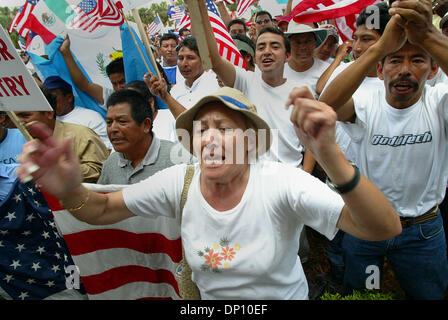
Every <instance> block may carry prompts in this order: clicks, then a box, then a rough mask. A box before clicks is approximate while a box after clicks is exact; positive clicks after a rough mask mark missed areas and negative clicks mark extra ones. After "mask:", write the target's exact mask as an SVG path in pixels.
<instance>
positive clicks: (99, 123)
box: [43, 76, 112, 150]
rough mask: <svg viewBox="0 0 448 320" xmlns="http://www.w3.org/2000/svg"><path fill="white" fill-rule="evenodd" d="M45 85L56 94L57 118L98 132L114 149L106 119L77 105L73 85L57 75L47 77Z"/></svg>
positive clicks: (104, 141) (105, 142)
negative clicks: (108, 133) (108, 135)
mask: <svg viewBox="0 0 448 320" xmlns="http://www.w3.org/2000/svg"><path fill="white" fill-rule="evenodd" d="M43 85H44V86H45V87H47V88H48V89H50V91H51V92H53V93H54V94H55V95H56V109H55V113H56V119H57V120H59V121H61V122H68V123H74V124H78V125H80V126H85V127H87V128H90V129H92V130H93V131H95V132H96V134H98V135H99V136H100V138H101V140H102V141H103V143H104V145H105V146H106V147H107V149H109V150H112V145H111V143H110V141H109V138H108V137H107V130H106V121H104V119H103V117H101V115H100V114H99V113H98V112H96V111H94V110H90V109H87V108H83V107H79V106H75V97H74V96H73V91H72V86H71V85H70V84H68V83H67V82H66V81H64V80H63V79H61V78H60V77H57V76H51V77H48V78H47V79H45V81H44V83H43Z"/></svg>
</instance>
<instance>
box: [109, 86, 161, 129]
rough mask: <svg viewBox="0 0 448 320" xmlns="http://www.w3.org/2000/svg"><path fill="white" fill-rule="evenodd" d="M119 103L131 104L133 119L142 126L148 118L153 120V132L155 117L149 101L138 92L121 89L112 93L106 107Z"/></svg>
mask: <svg viewBox="0 0 448 320" xmlns="http://www.w3.org/2000/svg"><path fill="white" fill-rule="evenodd" d="M118 103H129V105H130V106H131V117H132V119H134V121H135V122H136V123H137V124H138V125H141V124H142V123H143V121H144V120H145V119H146V118H149V119H151V131H152V122H153V119H154V115H153V113H152V110H151V107H150V105H149V102H148V100H147V99H145V98H144V97H143V95H142V94H140V93H139V92H138V91H136V90H132V89H121V90H117V91H115V92H114V93H112V94H111V95H110V96H109V98H108V99H107V102H106V106H107V108H109V107H110V106H113V105H116V104H118Z"/></svg>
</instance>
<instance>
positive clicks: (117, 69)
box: [106, 58, 124, 77]
mask: <svg viewBox="0 0 448 320" xmlns="http://www.w3.org/2000/svg"><path fill="white" fill-rule="evenodd" d="M113 73H124V62H123V58H117V59H115V60H112V62H111V63H109V64H108V65H107V66H106V74H107V76H108V77H110V75H111V74H113Z"/></svg>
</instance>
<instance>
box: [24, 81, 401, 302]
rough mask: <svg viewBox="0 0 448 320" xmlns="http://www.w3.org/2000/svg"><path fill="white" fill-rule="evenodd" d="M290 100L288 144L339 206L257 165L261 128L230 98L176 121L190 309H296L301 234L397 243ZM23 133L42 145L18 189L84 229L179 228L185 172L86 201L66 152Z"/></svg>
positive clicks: (325, 132)
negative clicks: (190, 158)
mask: <svg viewBox="0 0 448 320" xmlns="http://www.w3.org/2000/svg"><path fill="white" fill-rule="evenodd" d="M291 97H292V99H293V100H290V101H289V103H291V104H294V106H295V107H294V109H293V112H292V115H291V119H292V121H293V123H294V124H295V125H296V128H297V133H298V135H299V136H300V140H301V141H303V142H304V143H305V144H306V146H307V148H309V149H310V150H312V151H313V153H314V155H315V157H316V159H317V160H318V161H319V163H320V164H321V166H322V167H323V168H324V169H325V170H326V173H327V175H328V176H329V177H330V179H332V181H333V184H332V186H333V188H336V189H335V190H339V192H340V193H341V194H342V197H341V196H339V195H338V194H337V193H335V192H333V191H332V190H330V188H329V187H328V186H327V185H325V184H323V183H322V182H320V181H319V180H317V179H315V178H313V177H312V176H310V175H309V174H307V173H305V172H304V171H302V170H301V169H298V168H295V167H292V166H288V165H285V164H281V163H274V162H267V161H266V162H264V161H257V157H258V156H259V155H261V154H262V153H263V152H265V151H266V150H267V149H269V146H270V141H271V134H270V129H269V126H268V125H267V124H266V122H265V121H264V120H262V119H261V118H260V117H258V115H257V114H256V108H255V106H254V105H253V104H251V103H250V102H249V101H248V100H247V98H246V97H245V96H244V95H243V94H242V93H241V92H240V91H238V90H236V89H232V88H228V87H225V88H222V89H220V90H219V91H218V92H216V93H215V94H212V95H209V96H206V97H204V98H203V99H201V100H200V101H199V102H198V103H197V104H196V105H195V106H193V107H192V108H190V109H189V110H187V111H185V112H184V113H182V114H181V115H180V116H179V117H178V118H177V120H176V127H177V129H181V130H183V133H184V134H186V133H188V134H189V137H191V139H190V138H189V137H187V136H186V135H183V136H184V137H185V138H187V139H185V138H184V139H182V141H181V143H182V145H183V146H184V147H185V149H186V150H188V151H189V152H191V153H194V154H195V155H196V156H197V158H198V159H199V163H198V164H196V165H195V173H194V176H193V179H192V183H191V186H190V189H189V192H188V198H187V201H186V203H185V207H184V210H183V213H182V244H183V247H184V248H185V254H186V258H187V260H188V262H189V264H190V266H191V267H192V270H193V274H192V279H193V280H194V281H195V282H196V284H197V285H198V287H199V289H200V293H201V297H202V299H307V298H308V287H307V281H306V278H305V275H304V273H303V269H302V267H301V264H300V259H299V257H298V256H297V251H298V246H299V244H298V243H297V238H298V235H299V233H300V231H301V230H302V228H303V226H304V225H305V224H306V225H309V226H311V227H312V228H315V229H316V230H318V231H319V232H321V233H322V234H324V235H326V236H327V237H328V238H332V237H333V236H334V235H335V234H336V232H337V230H338V228H341V229H342V230H344V231H345V232H347V233H350V234H353V235H355V236H357V237H360V238H364V239H368V240H381V239H387V238H391V237H393V236H395V235H396V234H398V233H400V232H401V224H400V222H399V220H398V215H397V214H396V212H395V211H394V210H393V208H392V207H391V205H390V204H389V202H388V201H387V200H386V198H385V197H384V195H383V194H382V193H381V192H380V191H379V190H378V189H377V188H376V187H375V186H374V185H373V184H372V183H371V182H370V181H369V180H367V179H366V178H365V177H363V176H360V175H359V171H358V170H357V169H356V168H355V167H353V166H352V165H351V164H350V163H349V162H348V161H347V160H346V159H345V157H344V156H343V153H342V152H341V150H340V149H339V147H338V146H337V144H336V143H335V141H334V126H335V121H336V114H335V113H334V112H333V110H332V109H331V108H330V107H329V106H327V105H325V104H323V103H320V102H318V101H316V100H314V99H313V96H312V94H311V92H310V91H309V89H307V88H305V87H303V88H300V89H295V91H294V92H293V94H292V95H291ZM29 129H30V131H31V133H32V134H33V135H35V136H36V137H37V138H39V139H40V140H41V141H42V142H40V143H38V142H37V141H36V140H35V141H32V142H29V143H27V144H26V145H25V147H24V152H23V153H22V164H21V166H20V167H19V169H18V173H19V178H20V179H21V180H24V181H27V180H30V179H34V180H35V182H36V183H38V184H40V185H41V186H42V187H43V188H44V189H45V190H46V191H47V192H49V193H51V194H54V195H55V196H56V197H58V198H59V199H60V200H61V202H62V203H63V204H64V206H65V207H66V208H68V210H69V211H70V212H72V213H73V215H74V216H75V217H76V218H78V219H80V220H82V221H86V222H88V223H90V224H110V223H115V222H117V221H120V220H123V219H126V218H129V217H132V216H134V215H141V216H145V217H154V216H157V215H160V214H163V215H166V216H169V217H172V218H175V219H179V217H180V213H181V212H180V199H181V193H182V189H183V185H184V177H185V172H186V165H185V164H180V165H177V166H173V167H171V168H168V169H165V170H164V171H161V172H158V173H157V174H155V175H153V176H151V177H150V178H148V179H147V180H144V181H142V182H140V183H138V184H135V185H131V186H129V187H128V188H127V189H124V190H123V191H119V192H116V193H109V194H97V193H94V192H91V191H88V190H87V189H86V188H84V187H83V186H82V184H81V182H80V181H81V179H80V177H79V176H80V174H79V164H78V162H77V160H76V157H75V156H74V155H73V154H72V153H71V149H70V144H69V142H66V143H64V144H62V145H58V144H57V143H56V142H55V141H54V140H53V138H52V137H51V134H49V133H48V132H46V131H45V130H44V128H43V127H41V126H39V125H31V126H30V127H29ZM148 223H151V219H148Z"/></svg>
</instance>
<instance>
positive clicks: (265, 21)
mask: <svg viewBox="0 0 448 320" xmlns="http://www.w3.org/2000/svg"><path fill="white" fill-rule="evenodd" d="M255 22H256V23H257V24H262V23H268V22H271V19H269V18H266V19H264V20H257V21H255Z"/></svg>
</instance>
